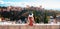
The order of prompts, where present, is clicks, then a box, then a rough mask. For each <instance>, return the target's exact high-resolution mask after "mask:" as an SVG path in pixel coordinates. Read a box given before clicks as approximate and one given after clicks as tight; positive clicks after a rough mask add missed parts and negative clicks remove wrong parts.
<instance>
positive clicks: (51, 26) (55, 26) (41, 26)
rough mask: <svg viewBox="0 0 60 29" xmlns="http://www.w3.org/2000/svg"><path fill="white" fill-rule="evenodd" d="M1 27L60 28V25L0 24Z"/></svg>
mask: <svg viewBox="0 0 60 29" xmlns="http://www.w3.org/2000/svg"><path fill="white" fill-rule="evenodd" d="M0 29H60V25H33V26H29V25H0Z"/></svg>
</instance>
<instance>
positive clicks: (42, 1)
mask: <svg viewBox="0 0 60 29" xmlns="http://www.w3.org/2000/svg"><path fill="white" fill-rule="evenodd" d="M26 5H29V6H37V7H39V6H40V5H42V7H43V8H46V9H60V0H0V6H21V7H25V6H26Z"/></svg>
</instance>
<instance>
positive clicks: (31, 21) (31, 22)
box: [29, 17, 33, 26]
mask: <svg viewBox="0 0 60 29" xmlns="http://www.w3.org/2000/svg"><path fill="white" fill-rule="evenodd" d="M29 21H30V22H29V25H30V26H33V20H32V17H29Z"/></svg>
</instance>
